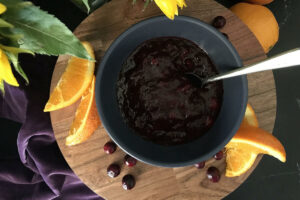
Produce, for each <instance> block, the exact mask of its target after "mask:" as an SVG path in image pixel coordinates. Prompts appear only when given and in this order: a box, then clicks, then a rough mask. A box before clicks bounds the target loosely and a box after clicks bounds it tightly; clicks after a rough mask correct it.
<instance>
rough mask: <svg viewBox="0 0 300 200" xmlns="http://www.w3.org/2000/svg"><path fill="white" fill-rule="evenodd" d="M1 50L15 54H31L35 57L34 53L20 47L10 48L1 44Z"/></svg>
mask: <svg viewBox="0 0 300 200" xmlns="http://www.w3.org/2000/svg"><path fill="white" fill-rule="evenodd" d="M0 48H1V49H4V50H6V51H8V52H11V53H13V54H19V53H29V54H31V55H34V52H32V51H30V50H27V49H22V48H18V47H8V46H4V45H2V44H0Z"/></svg>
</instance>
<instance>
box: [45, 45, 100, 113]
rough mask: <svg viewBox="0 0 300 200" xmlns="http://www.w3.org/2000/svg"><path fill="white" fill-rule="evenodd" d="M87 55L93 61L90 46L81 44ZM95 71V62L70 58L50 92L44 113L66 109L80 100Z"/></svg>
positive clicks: (92, 52)
mask: <svg viewBox="0 0 300 200" xmlns="http://www.w3.org/2000/svg"><path fill="white" fill-rule="evenodd" d="M82 44H83V46H84V47H85V49H86V50H87V51H88V53H89V55H90V56H91V57H92V58H93V59H95V56H94V51H93V48H92V46H91V45H90V44H89V43H88V42H82ZM94 70H95V62H93V61H89V60H85V59H81V58H77V57H72V58H71V59H70V60H69V63H68V66H67V68H66V70H65V72H64V73H63V75H62V76H61V78H60V80H59V81H58V83H57V85H56V87H55V88H54V90H53V91H52V93H51V95H50V98H49V100H48V102H47V104H46V106H45V108H44V112H48V111H53V110H58V109H61V108H64V107H67V106H69V105H71V104H73V103H75V102H76V101H77V100H79V99H80V97H81V96H82V94H83V93H84V91H85V90H86V89H87V88H88V87H89V85H90V84H91V81H92V78H93V74H94Z"/></svg>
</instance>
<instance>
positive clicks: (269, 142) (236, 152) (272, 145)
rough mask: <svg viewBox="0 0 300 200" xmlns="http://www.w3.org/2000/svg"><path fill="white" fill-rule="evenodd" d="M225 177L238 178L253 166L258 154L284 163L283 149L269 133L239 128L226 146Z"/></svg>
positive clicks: (255, 129) (256, 129) (284, 154)
mask: <svg viewBox="0 0 300 200" xmlns="http://www.w3.org/2000/svg"><path fill="white" fill-rule="evenodd" d="M226 154H227V156H226V163H227V166H226V173H225V176H227V177H234V176H239V175H241V174H243V173H245V172H246V171H247V170H248V169H250V167H251V166H252V165H253V163H254V161H255V159H256V157H257V155H258V154H268V155H270V156H273V157H275V158H277V159H278V160H280V161H281V162H285V161H286V153H285V149H284V147H283V146H282V144H281V143H280V141H279V140H278V139H277V138H276V137H274V136H273V135H272V134H271V133H268V132H266V131H264V130H262V129H260V128H256V127H250V126H249V127H244V128H240V129H239V130H238V132H237V133H236V135H235V136H234V137H233V138H232V140H231V141H230V142H229V143H228V144H227V145H226Z"/></svg>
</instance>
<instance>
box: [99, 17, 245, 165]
mask: <svg viewBox="0 0 300 200" xmlns="http://www.w3.org/2000/svg"><path fill="white" fill-rule="evenodd" d="M161 20H168V19H167V18H166V17H165V16H155V17H151V18H148V19H145V20H142V21H140V22H138V23H136V24H134V25H132V26H131V27H129V28H128V29H126V30H125V31H124V32H122V33H121V34H120V35H119V36H118V37H117V38H116V39H115V40H114V41H113V42H112V44H111V45H110V47H109V48H108V49H107V50H106V52H105V54H104V56H103V57H102V60H101V63H100V64H99V65H98V66H99V68H98V69H99V70H98V71H97V75H96V77H97V78H96V87H95V89H96V104H97V109H98V113H99V115H100V118H101V121H102V125H103V127H104V128H105V130H106V132H107V134H108V135H109V137H110V138H111V139H112V140H113V141H114V142H115V143H116V144H117V145H118V146H119V147H120V148H121V149H122V150H123V151H124V152H125V153H127V154H129V155H131V156H133V157H135V158H136V159H138V160H140V161H142V162H144V163H147V164H150V165H154V166H159V167H183V166H189V165H193V164H195V163H196V161H197V160H199V158H196V159H190V160H189V161H185V162H176V163H170V162H163V161H157V160H152V159H151V158H147V157H144V156H143V155H141V154H139V153H138V152H135V151H131V149H130V148H128V147H127V145H125V146H123V145H121V144H120V143H122V142H120V140H119V139H118V138H117V137H116V136H115V135H114V134H111V132H114V131H113V130H112V128H111V127H110V126H107V124H108V120H107V118H106V117H104V116H105V114H104V113H103V112H102V110H101V109H100V107H101V106H100V105H101V99H100V94H99V93H100V92H99V91H100V80H99V78H98V77H101V76H102V74H103V71H104V65H105V64H106V62H107V60H108V59H109V56H110V54H111V53H112V52H113V50H114V49H115V47H116V46H117V45H118V44H119V42H120V41H122V40H123V39H124V38H125V37H126V36H127V35H128V34H130V33H131V32H133V31H135V30H136V29H138V28H139V27H141V26H144V25H145V24H147V23H152V22H155V21H161ZM175 20H187V21H189V22H192V23H196V24H198V25H201V26H203V27H205V28H206V29H208V31H211V32H213V33H215V35H216V36H217V37H219V39H221V40H222V42H223V43H224V44H225V45H226V47H227V48H228V50H229V51H230V52H231V54H232V56H233V57H234V59H235V61H236V63H237V65H238V66H237V67H241V66H242V60H241V58H240V56H239V54H238V52H237V51H236V49H235V48H234V46H233V45H232V44H231V42H229V41H228V39H227V38H226V37H225V36H224V35H223V34H222V33H220V32H219V31H218V30H217V29H215V28H214V27H212V26H210V25H209V24H207V23H205V22H203V21H201V20H199V19H197V18H193V17H188V16H177V17H176V18H175ZM241 77H242V83H243V90H244V91H245V92H246V93H247V94H248V83H247V78H246V76H241ZM247 99H248V95H246V96H245V97H244V98H243V100H244V101H243V102H244V104H245V105H243V107H242V108H243V109H242V110H241V112H240V116H239V121H238V122H237V123H236V124H235V126H234V127H232V130H235V131H232V133H231V134H228V135H227V136H226V138H225V139H224V140H223V142H221V143H220V144H219V145H215V147H214V148H213V149H211V150H210V153H207V154H206V155H202V156H201V157H202V159H201V160H207V159H209V158H211V157H212V156H213V155H214V154H215V153H216V152H217V151H219V150H220V149H221V148H223V147H224V146H225V145H226V144H227V143H228V142H229V141H230V140H231V138H232V137H233V136H234V134H235V133H236V131H237V130H238V128H239V126H240V124H241V122H242V120H243V116H244V113H245V110H246V105H247ZM124 123H125V122H124ZM199 157H200V156H199Z"/></svg>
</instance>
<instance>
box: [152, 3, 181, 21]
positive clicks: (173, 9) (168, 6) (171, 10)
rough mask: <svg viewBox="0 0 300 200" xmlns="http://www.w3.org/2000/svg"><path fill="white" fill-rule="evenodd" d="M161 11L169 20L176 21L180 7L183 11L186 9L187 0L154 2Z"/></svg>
mask: <svg viewBox="0 0 300 200" xmlns="http://www.w3.org/2000/svg"><path fill="white" fill-rule="evenodd" d="M154 1H155V3H156V5H157V6H158V7H159V8H160V9H161V11H162V12H163V13H164V14H165V15H166V16H167V17H168V18H169V19H172V20H173V19H174V16H175V15H178V7H177V6H179V7H180V8H181V9H182V8H183V7H186V3H185V0H154Z"/></svg>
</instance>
